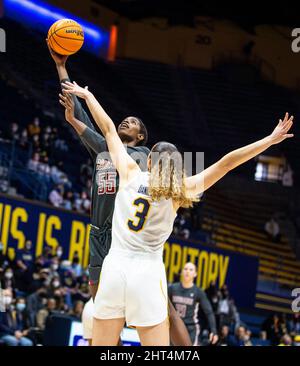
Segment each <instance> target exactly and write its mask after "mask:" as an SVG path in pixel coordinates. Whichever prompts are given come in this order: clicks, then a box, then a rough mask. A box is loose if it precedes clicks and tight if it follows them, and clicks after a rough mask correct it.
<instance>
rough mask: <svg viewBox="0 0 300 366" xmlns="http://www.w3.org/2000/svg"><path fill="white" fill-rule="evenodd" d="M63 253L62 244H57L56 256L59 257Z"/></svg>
mask: <svg viewBox="0 0 300 366" xmlns="http://www.w3.org/2000/svg"><path fill="white" fill-rule="evenodd" d="M63 253H64V249H63V247H62V246H58V247H57V249H56V254H55V255H56V256H57V257H58V258H59V259H61V258H62V256H63Z"/></svg>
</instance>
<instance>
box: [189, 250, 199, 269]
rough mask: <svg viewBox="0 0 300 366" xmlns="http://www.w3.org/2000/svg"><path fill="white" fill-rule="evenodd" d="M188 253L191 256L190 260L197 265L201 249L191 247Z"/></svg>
mask: <svg viewBox="0 0 300 366" xmlns="http://www.w3.org/2000/svg"><path fill="white" fill-rule="evenodd" d="M188 255H189V257H190V259H189V262H192V263H194V264H196V265H197V263H196V259H197V258H198V255H199V249H195V248H191V247H189V248H188Z"/></svg>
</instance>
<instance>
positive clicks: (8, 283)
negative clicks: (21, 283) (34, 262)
mask: <svg viewBox="0 0 300 366" xmlns="http://www.w3.org/2000/svg"><path fill="white" fill-rule="evenodd" d="M1 288H2V289H11V290H12V291H14V289H15V288H16V281H15V278H14V272H13V270H12V268H11V267H7V268H6V269H5V271H4V273H3V277H2V279H1Z"/></svg>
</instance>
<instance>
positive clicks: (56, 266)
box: [51, 263, 58, 271]
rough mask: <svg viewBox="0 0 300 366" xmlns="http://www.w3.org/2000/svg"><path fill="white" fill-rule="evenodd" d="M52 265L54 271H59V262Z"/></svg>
mask: <svg viewBox="0 0 300 366" xmlns="http://www.w3.org/2000/svg"><path fill="white" fill-rule="evenodd" d="M51 267H52V269H53V271H57V270H58V264H57V263H54V264H52V266H51Z"/></svg>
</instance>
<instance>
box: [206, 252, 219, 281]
mask: <svg viewBox="0 0 300 366" xmlns="http://www.w3.org/2000/svg"><path fill="white" fill-rule="evenodd" d="M218 264H219V256H218V254H217V253H210V255H209V265H208V274H207V283H206V287H208V286H209V285H210V284H211V283H212V282H215V281H216V280H217V278H218V274H219V266H218Z"/></svg>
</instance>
